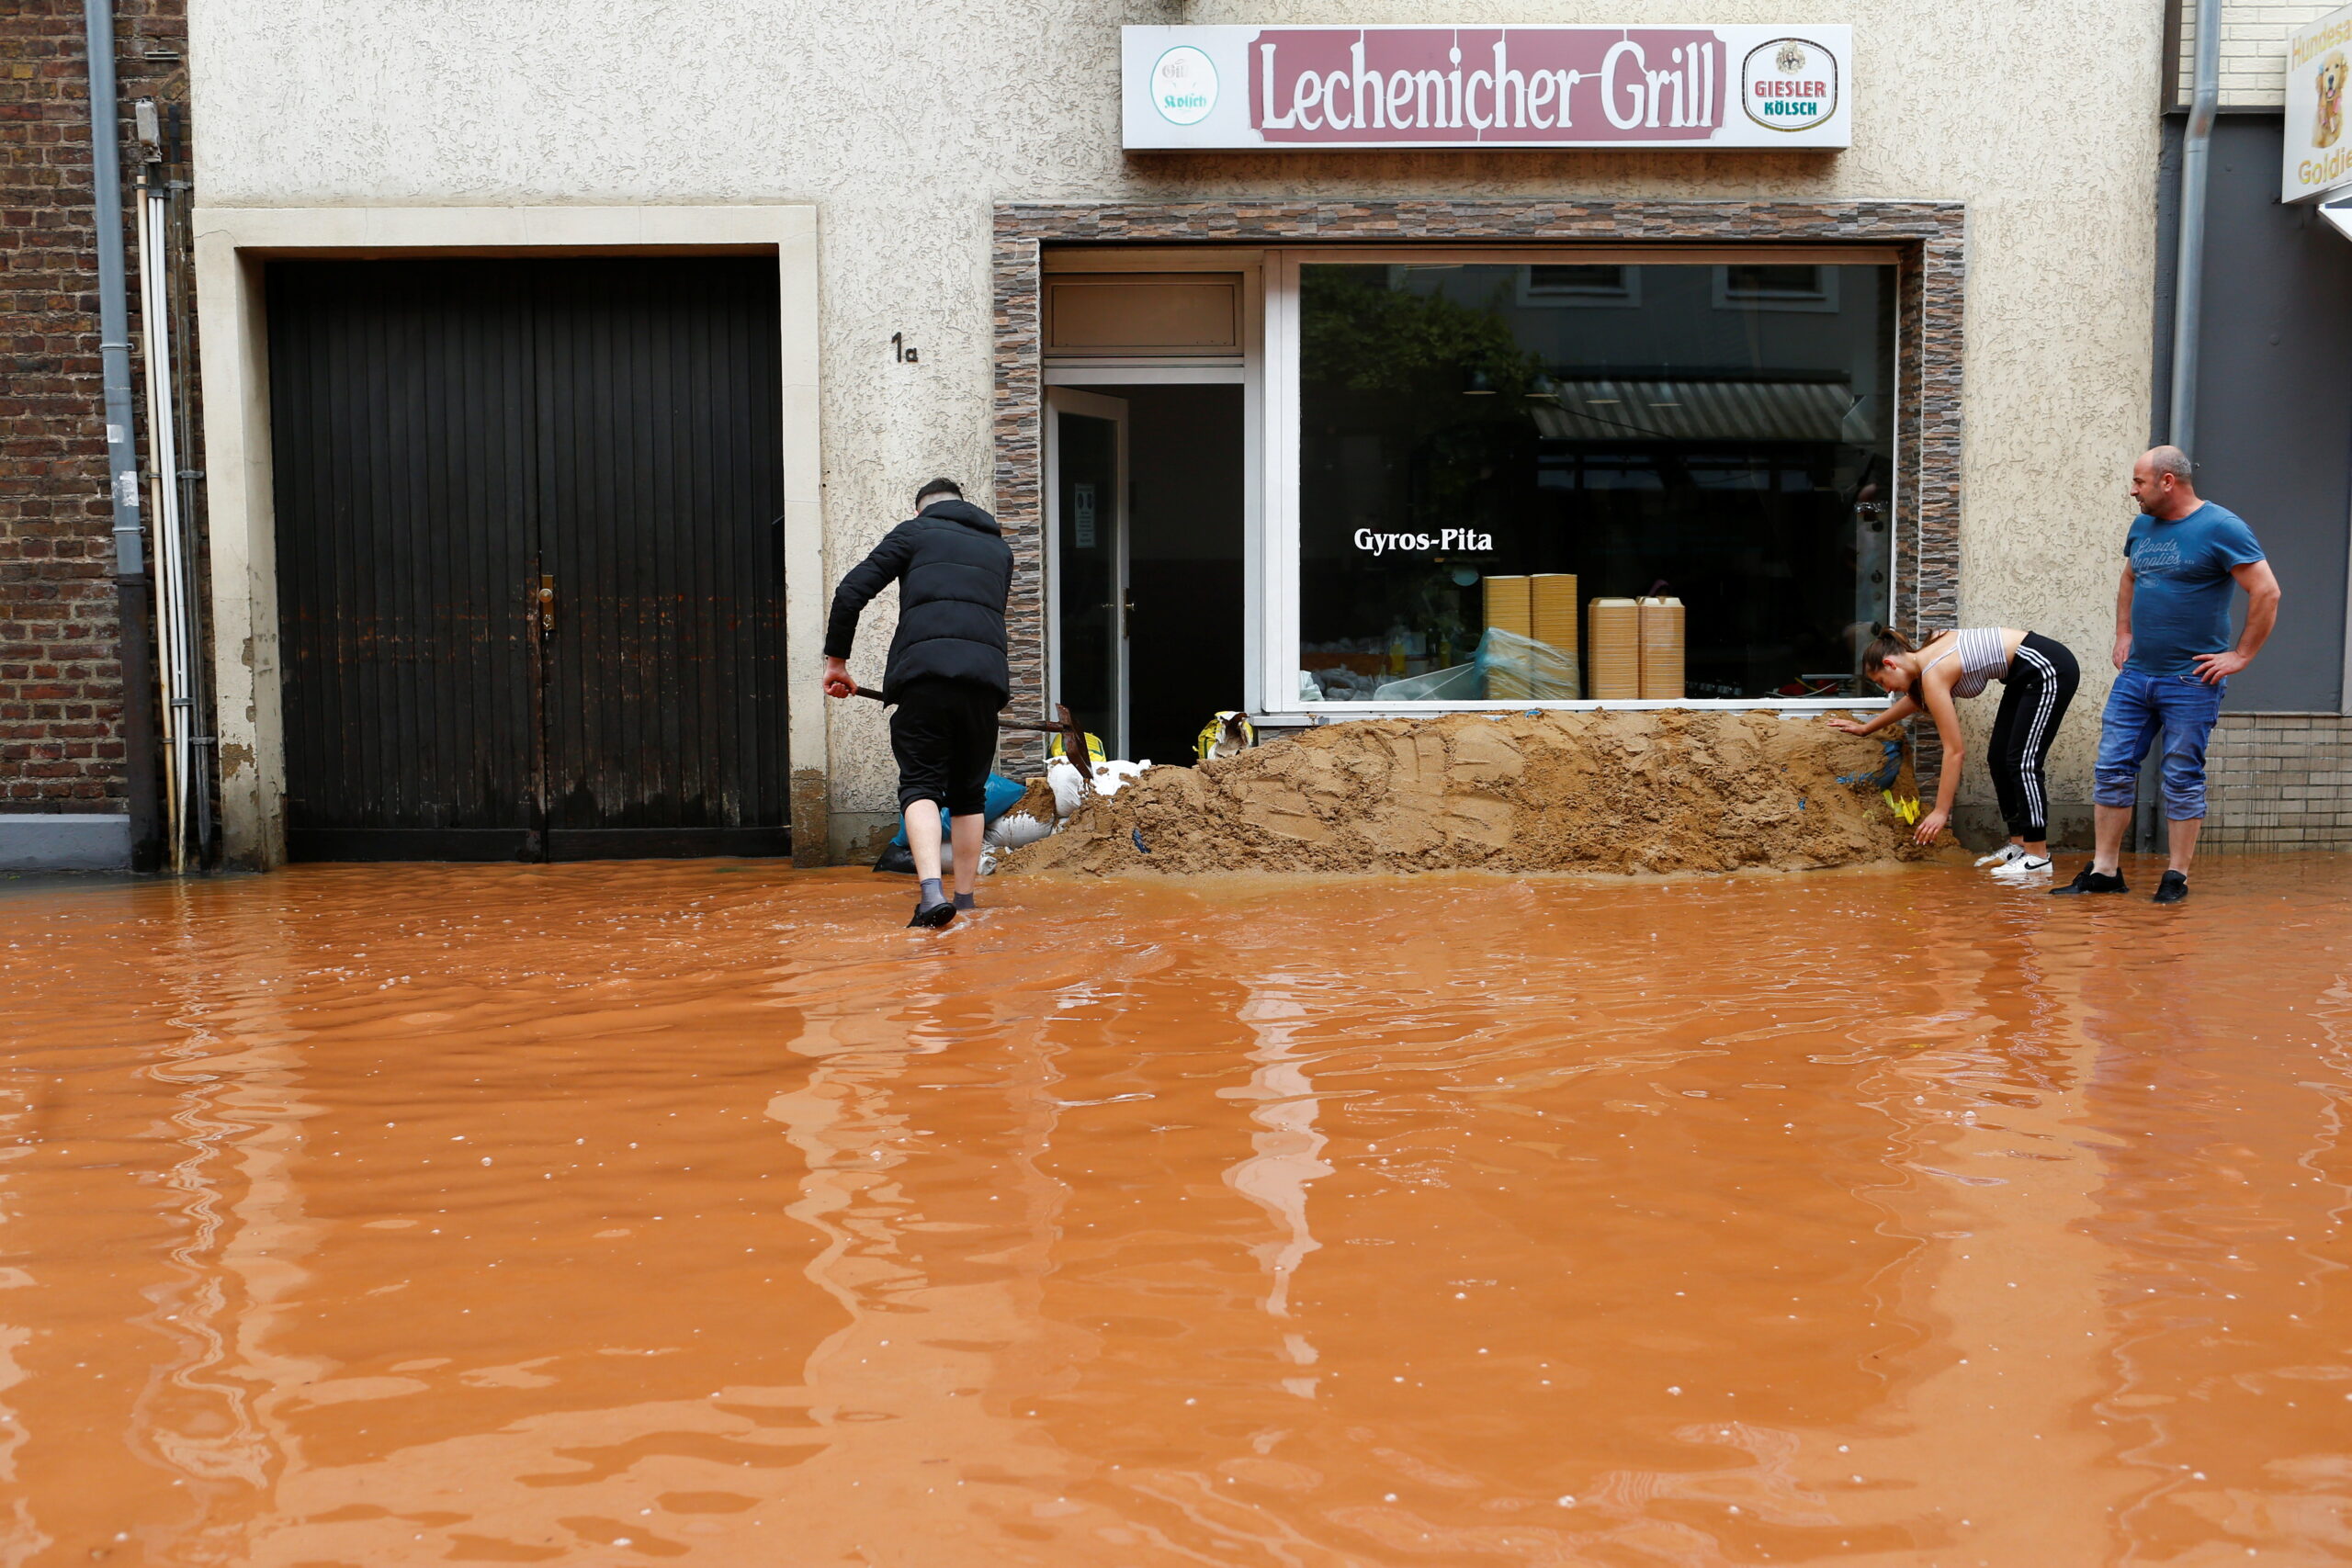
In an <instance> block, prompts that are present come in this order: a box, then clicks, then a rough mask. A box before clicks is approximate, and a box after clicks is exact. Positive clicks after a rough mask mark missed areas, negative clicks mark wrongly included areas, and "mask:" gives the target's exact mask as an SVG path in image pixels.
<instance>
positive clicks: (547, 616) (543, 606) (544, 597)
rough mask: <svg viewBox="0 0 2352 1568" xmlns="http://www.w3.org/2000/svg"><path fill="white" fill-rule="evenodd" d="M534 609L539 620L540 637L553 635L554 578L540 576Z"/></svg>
mask: <svg viewBox="0 0 2352 1568" xmlns="http://www.w3.org/2000/svg"><path fill="white" fill-rule="evenodd" d="M536 609H537V615H538V620H539V635H540V636H541V637H553V636H554V635H555V579H554V578H552V577H542V578H540V579H539V592H538V595H537V605H536Z"/></svg>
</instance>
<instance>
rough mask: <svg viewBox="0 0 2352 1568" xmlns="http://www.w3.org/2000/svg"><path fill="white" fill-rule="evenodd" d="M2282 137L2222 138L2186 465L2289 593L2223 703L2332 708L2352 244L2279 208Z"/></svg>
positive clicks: (2235, 124) (2350, 525) (2221, 134)
mask: <svg viewBox="0 0 2352 1568" xmlns="http://www.w3.org/2000/svg"><path fill="white" fill-rule="evenodd" d="M2281 135H2282V130H2281V123H2280V121H2279V120H2278V118H2275V117H2273V116H2269V115H2225V116H2223V117H2222V119H2221V120H2220V122H2219V124H2218V125H2217V126H2216V128H2215V130H2214V133H2213V161H2212V186H2211V190H2210V192H2209V193H2208V197H2207V200H2208V209H2209V211H2210V214H2211V230H2210V231H2209V232H2208V234H2207V237H2206V249H2205V307H2204V308H2205V321H2204V330H2203V332H2202V333H2200V334H2199V339H2200V342H2199V347H2200V349H2201V365H2200V367H2199V375H2198V398H2197V402H2198V413H2197V418H2198V441H2197V450H2196V451H2194V452H2192V453H2191V454H2190V456H2191V457H2193V458H2195V459H2196V461H2197V463H2198V465H2199V474H2198V482H2199V486H2200V488H2201V490H2202V492H2203V493H2204V494H2205V495H2206V496H2207V497H2209V498H2210V499H2211V500H2214V501H2218V502H2221V503H2222V505H2224V506H2227V507H2229V508H2230V509H2231V510H2232V511H2233V512H2236V513H2238V514H2239V515H2241V516H2243V517H2244V518H2245V520H2246V521H2247V523H2249V524H2251V525H2253V528H2254V531H2255V533H2256V536H2259V537H2260V539H2261V540H2262V545H2263V548H2264V549H2265V550H2266V551H2267V552H2268V554H2269V556H2270V560H2271V565H2272V568H2273V569H2274V570H2276V571H2277V572H2278V579H2279V581H2280V583H2281V584H2282V585H2283V586H2284V588H2285V590H2286V598H2285V601H2284V610H2283V612H2282V614H2281V615H2280V618H2279V626H2278V634H2277V635H2276V636H2275V637H2272V639H2271V641H2270V645H2269V647H2268V648H2267V649H2265V650H2264V652H2263V655H2262V657H2261V659H2260V660H2257V661H2256V663H2255V665H2254V666H2253V668H2251V669H2249V670H2247V671H2245V674H2243V675H2240V676H2238V677H2237V678H2236V679H2235V680H2233V681H2232V682H2230V701H2229V705H2230V706H2231V707H2232V708H2234V709H2238V710H2240V711H2254V710H2273V711H2285V712H2307V713H2308V712H2325V713H2334V712H2337V711H2340V709H2341V707H2342V698H2343V691H2342V686H2343V676H2344V617H2345V593H2346V555H2347V549H2348V548H2352V241H2346V239H2345V238H2344V236H2342V235H2341V234H2338V233H2337V232H2335V231H2334V230H2333V229H2331V228H2329V227H2328V226H2327V225H2326V224H2325V223H2324V222H2323V221H2321V220H2319V219H2318V218H2317V217H2316V216H2315V215H2314V214H2313V212H2312V209H2310V208H2309V207H2282V206H2281V205H2279V202H2278V158H2279V142H2280V137H2281ZM2167 243H2169V242H2167ZM2162 330H2163V331H2165V332H2168V331H2169V330H2170V324H2169V319H2168V318H2167V320H2166V321H2165V323H2164V325H2163V328H2162ZM2117 536H2118V540H2119V547H2120V537H2121V525H2120V523H2119V525H2118V528H2117ZM2243 606H2244V601H2243V599H2241V600H2240V608H2241V614H2242V613H2243Z"/></svg>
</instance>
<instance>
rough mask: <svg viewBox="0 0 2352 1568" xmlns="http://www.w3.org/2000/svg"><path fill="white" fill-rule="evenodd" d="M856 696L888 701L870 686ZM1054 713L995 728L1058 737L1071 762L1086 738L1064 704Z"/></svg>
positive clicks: (1004, 720) (1005, 720) (1004, 722)
mask: <svg viewBox="0 0 2352 1568" xmlns="http://www.w3.org/2000/svg"><path fill="white" fill-rule="evenodd" d="M857 694H858V695H859V696H861V697H872V698H873V699H874V700H875V701H876V702H877V703H879V702H887V701H888V698H886V697H885V696H883V694H881V693H879V692H877V691H876V690H875V689H874V688H873V687H871V686H860V687H858V689H857ZM1054 712H1055V713H1057V714H1058V715H1060V717H1059V718H1058V719H1057V720H1052V721H1045V720H1039V719H1034V718H1000V719H998V720H997V721H996V727H997V728H999V729H1034V730H1036V731H1039V732H1040V733H1043V734H1046V735H1058V736H1060V737H1061V738H1062V754H1063V755H1064V756H1066V757H1069V758H1070V759H1071V760H1073V761H1075V760H1076V759H1078V758H1080V757H1083V756H1085V755H1086V737H1085V736H1084V734H1082V733H1081V732H1080V729H1079V728H1078V721H1077V720H1076V719H1074V718H1072V717H1070V716H1069V705H1068V704H1066V703H1057V704H1055V705H1054Z"/></svg>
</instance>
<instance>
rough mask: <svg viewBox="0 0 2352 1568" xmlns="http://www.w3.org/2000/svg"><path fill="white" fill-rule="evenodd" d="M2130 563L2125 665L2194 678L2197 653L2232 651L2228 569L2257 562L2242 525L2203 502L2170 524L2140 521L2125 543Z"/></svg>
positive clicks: (2258, 553) (2143, 517)
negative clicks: (2128, 644)
mask: <svg viewBox="0 0 2352 1568" xmlns="http://www.w3.org/2000/svg"><path fill="white" fill-rule="evenodd" d="M2123 558H2124V559H2125V560H2127V561H2129V562H2131V577H2132V583H2131V664H2132V666H2133V667H2134V668H2135V669H2139V670H2143V671H2147V672H2148V673H2149V674H2152V675H2193V674H2195V673H2196V672H2197V666H2196V664H2195V663H2194V662H2193V661H2194V660H2195V659H2196V657H2197V656H2198V655H2199V654H2200V653H2222V652H2225V651H2227V650H2228V649H2230V648H2232V647H2233V646H2235V643H2234V639H2233V638H2232V637H2231V635H2230V591H2231V590H2232V589H2233V588H2234V587H2235V586H2236V582H2235V580H2234V579H2233V578H2232V577H2231V576H2230V572H2231V570H2232V569H2233V568H2235V567H2241V566H2244V565H2245V564H2246V563H2247V562H2248V561H2257V560H2260V559H2261V558H2262V547H2261V546H2260V545H2259V544H2257V543H2256V542H2255V537H2254V530H2253V529H2251V528H2249V527H2247V526H2246V525H2245V519H2244V518H2243V517H2240V516H2239V515H2238V514H2237V513H2234V512H2232V511H2231V510H2230V509H2229V508H2228V507H2226V506H2216V505H2214V504H2213V503H2212V502H2210V501H2209V502H2204V503H2203V504H2202V505H2200V506H2199V507H2198V509H2197V510H2196V511H2194V512H2192V513H2189V514H2188V516H2186V517H2183V518H2181V519H2180V520H2179V521H2178V522H2177V523H2164V522H2159V521H2158V520H2157V519H2155V518H2154V517H2151V516H2149V515H2148V514H2147V513H2144V512H2143V513H2141V514H2140V515H2139V516H2137V517H2134V518H2133V519H2131V533H2130V534H2128V535H2126V536H2124V540H2123Z"/></svg>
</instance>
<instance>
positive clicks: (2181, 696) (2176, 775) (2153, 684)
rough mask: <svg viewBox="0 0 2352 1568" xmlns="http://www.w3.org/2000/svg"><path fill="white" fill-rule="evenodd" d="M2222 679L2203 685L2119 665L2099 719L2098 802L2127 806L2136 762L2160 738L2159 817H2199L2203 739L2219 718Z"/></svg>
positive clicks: (2225, 686)
mask: <svg viewBox="0 0 2352 1568" xmlns="http://www.w3.org/2000/svg"><path fill="white" fill-rule="evenodd" d="M2229 684H2230V683H2229V682H2227V681H2216V682H2213V683H2212V684H2211V685H2208V684H2206V683H2205V682H2202V681H2200V680H2199V679H2198V678H2197V677H2196V676H2194V675H2152V674H2150V673H2149V672H2148V671H2144V670H2140V669H2136V668H2134V667H2132V666H2131V665H2129V664H2127V665H2125V666H2124V667H2123V668H2122V669H2121V670H2120V671H2116V675H2115V689H2114V690H2112V691H2110V692H2109V693H2108V694H2107V712H2106V713H2105V714H2103V715H2101V716H2100V717H2099V728H2098V767H2097V768H2096V770H2095V773H2096V775H2097V779H2098V784H2097V786H2096V788H2095V789H2094V790H2093V791H2092V795H2091V798H2092V799H2093V800H2096V801H2097V802H2098V804H2099V805H2101V806H2130V805H2131V786H2132V783H2133V781H2134V780H2136V779H2137V778H2138V777H2139V775H2140V764H2141V762H2143V761H2145V760H2146V758H2147V755H2148V748H2149V747H2151V746H2153V745H2154V744H2155V741H2156V737H2157V736H2159V735H2162V736H2163V737H2164V742H2165V750H2164V761H2163V763H2162V774H2163V778H2164V803H2165V820H2167V821H2171V822H2188V821H2191V820H2193V819H2195V818H2199V817H2202V816H2204V815H2205V739H2206V737H2208V736H2210V735H2211V734H2212V733H2213V725H2214V722H2215V721H2216V720H2217V719H2219V718H2220V717H2221V716H2222V694H2223V693H2225V692H2226V691H2228V690H2229Z"/></svg>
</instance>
